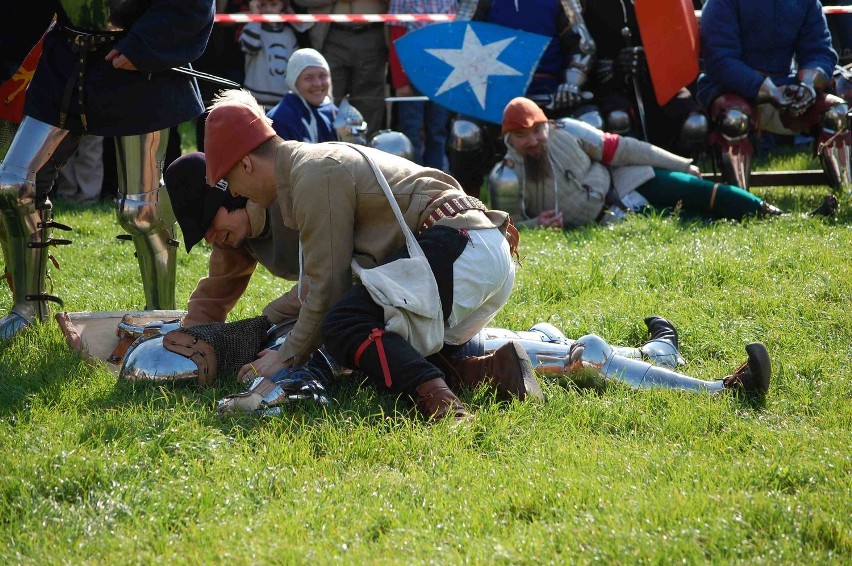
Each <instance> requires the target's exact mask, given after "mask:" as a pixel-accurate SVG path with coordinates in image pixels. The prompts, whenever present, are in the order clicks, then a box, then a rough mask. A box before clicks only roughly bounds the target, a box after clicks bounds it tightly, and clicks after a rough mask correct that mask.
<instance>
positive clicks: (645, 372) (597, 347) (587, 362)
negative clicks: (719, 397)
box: [561, 334, 725, 392]
mask: <svg viewBox="0 0 852 566" xmlns="http://www.w3.org/2000/svg"><path fill="white" fill-rule="evenodd" d="M561 377H563V378H568V379H569V380H570V381H571V382H573V383H575V384H577V385H578V386H580V387H588V386H592V387H602V386H603V385H604V384H605V382H606V381H609V380H617V381H621V382H623V383H626V384H627V385H631V386H633V387H643V388H651V387H667V388H673V389H687V390H690V391H710V392H716V391H721V390H722V389H724V388H725V384H724V381H723V380H721V379H720V380H716V381H703V380H700V379H696V378H694V377H689V376H686V375H683V374H681V373H677V372H675V371H672V370H670V369H668V368H665V367H661V366H655V365H653V364H650V363H648V362H645V361H642V360H637V359H633V358H627V357H624V356H621V355H619V353H618V352H617V351H616V349H615V348H613V347H612V346H610V345H609V344H607V343H606V341H604V339H603V338H601V337H600V336H597V335H595V334H588V335H586V336H583V337H581V338H578V339H577V340H576V341H575V342H574V344H573V345H572V346H571V350H570V353H569V354H568V357H567V358H566V359H565V363H564V365H563V367H562V375H561Z"/></svg>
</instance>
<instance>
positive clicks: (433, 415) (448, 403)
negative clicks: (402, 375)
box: [414, 377, 473, 422]
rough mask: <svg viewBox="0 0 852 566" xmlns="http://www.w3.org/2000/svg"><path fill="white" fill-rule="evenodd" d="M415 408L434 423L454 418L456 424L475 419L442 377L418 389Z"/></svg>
mask: <svg viewBox="0 0 852 566" xmlns="http://www.w3.org/2000/svg"><path fill="white" fill-rule="evenodd" d="M414 406H415V407H417V410H418V411H420V414H422V415H423V416H424V417H426V418H427V419H429V420H433V421H437V420H440V419H443V418H445V417H452V418H454V419H455V420H456V422H464V421H469V420H471V419H472V418H473V415H471V414H470V413H468V412H467V409H465V408H464V405H462V403H461V401H459V398H458V397H456V395H455V393H453V392H452V390H450V388H449V387H448V386H447V382H446V381H444V380H443V379H441V378H440V377H436V378H435V379H430V380H429V381H427V382H426V383H424V384H422V385H421V386H420V387H418V388H417V397H416V398H415V399H414Z"/></svg>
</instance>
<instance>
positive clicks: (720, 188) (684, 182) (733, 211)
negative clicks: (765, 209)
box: [636, 168, 763, 220]
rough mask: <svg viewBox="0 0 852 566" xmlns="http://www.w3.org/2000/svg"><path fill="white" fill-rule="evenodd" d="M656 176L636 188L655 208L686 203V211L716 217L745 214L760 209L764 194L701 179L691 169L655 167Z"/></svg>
mask: <svg viewBox="0 0 852 566" xmlns="http://www.w3.org/2000/svg"><path fill="white" fill-rule="evenodd" d="M654 173H655V174H656V175H655V176H654V178H653V179H651V180H650V181H648V182H647V183H645V184H643V185H641V186H639V187H638V188H637V189H636V190H637V191H639V193H640V194H641V195H642V196H643V197H645V198H646V199H647V200H648V202H649V203H651V206H653V207H654V208H674V207H675V206H676V205H677V204H678V203H679V202H680V203H683V204H682V207H683V211H684V212H687V213H692V214H700V215H710V216H713V217H716V218H729V219H732V220H740V219H741V218H743V217H745V216H748V215H751V214H755V213H756V212H758V211H760V209H761V203H762V202H763V201H762V200H761V199H760V198H758V197H756V196H754V195H753V194H751V193H750V192H748V191H746V190H743V189H741V188H739V187H735V186H733V185H726V184H724V183H714V182H712V181H707V180H704V179H699V178H698V177H696V176H695V175H690V174H689V173H679V172H676V171H669V170H668V169H657V168H655V169H654Z"/></svg>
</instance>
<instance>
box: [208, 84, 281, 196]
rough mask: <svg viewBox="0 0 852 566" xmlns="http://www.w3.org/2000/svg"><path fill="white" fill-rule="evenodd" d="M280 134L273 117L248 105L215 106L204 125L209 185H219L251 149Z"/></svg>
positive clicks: (230, 101)
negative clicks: (272, 122) (269, 117)
mask: <svg viewBox="0 0 852 566" xmlns="http://www.w3.org/2000/svg"><path fill="white" fill-rule="evenodd" d="M274 135H276V134H275V130H273V129H272V125H270V123H269V119H268V118H267V117H266V116H264V115H262V114H258V111H257V110H256V109H254V108H252V107H250V106H248V105H247V104H244V103H242V102H239V101H236V100H229V101H227V102H224V103H221V104H219V105H216V106H213V108H212V109H211V110H210V113H209V114H208V115H207V121H206V123H205V126H204V153H205V155H206V157H207V184H208V185H210V186H215V185H216V183H218V182H219V181H221V180H222V179H223V178H224V177H225V175H226V174H227V173H228V171H230V170H231V169H232V168H233V167H234V165H236V164H237V162H238V161H239V160H240V159H242V158H243V157H245V156H246V155H248V154H249V153H250V152H251V150H253V149H254V148H256V147H257V146H259V145H260V144H262V143H263V142H265V141H266V140H268V139H269V138H271V137H272V136H274Z"/></svg>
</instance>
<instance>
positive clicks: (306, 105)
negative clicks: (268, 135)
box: [267, 47, 338, 143]
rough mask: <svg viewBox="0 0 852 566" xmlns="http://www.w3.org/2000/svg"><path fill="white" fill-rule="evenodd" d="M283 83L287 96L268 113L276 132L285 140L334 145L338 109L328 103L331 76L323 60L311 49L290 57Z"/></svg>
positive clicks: (296, 52)
mask: <svg viewBox="0 0 852 566" xmlns="http://www.w3.org/2000/svg"><path fill="white" fill-rule="evenodd" d="M286 81H287V87H288V88H289V90H290V92H288V93H287V94H285V95H284V97H283V98H282V99H281V101H280V102H279V103H278V104H276V105H275V106H274V107H273V108H272V110H270V111H269V112H268V113H267V116H268V117H269V118H270V119H271V120H272V128H273V129H274V130H275V132H276V133H277V134H278V135H279V136H281V137H282V138H284V139H285V140H296V141H304V142H311V143H316V142H324V141H337V139H338V137H337V132H336V131H335V129H334V118H335V116H336V114H337V106H335V104H334V103H333V102H332V101H331V74H330V72H329V68H328V62H327V61H326V60H325V58H324V57H323V56H322V55H321V54H320V53H319V51H317V50H315V49H311V48H310V47H306V48H304V49H298V50H297V51H295V52H294V53H293V56H292V57H290V63H289V64H288V66H287V79H286Z"/></svg>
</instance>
